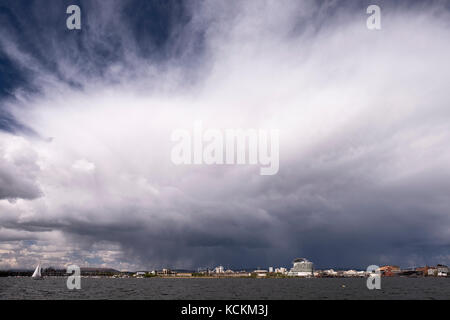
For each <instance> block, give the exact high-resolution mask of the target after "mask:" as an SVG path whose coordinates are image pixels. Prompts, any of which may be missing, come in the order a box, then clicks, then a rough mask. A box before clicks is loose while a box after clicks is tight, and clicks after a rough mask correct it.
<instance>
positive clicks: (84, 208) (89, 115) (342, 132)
mask: <svg viewBox="0 0 450 320" xmlns="http://www.w3.org/2000/svg"><path fill="white" fill-rule="evenodd" d="M146 3H147V2H146ZM149 3H151V2H149ZM168 3H169V4H168V5H167V6H168V7H164V6H162V7H160V6H156V5H154V4H153V5H149V7H146V6H147V5H144V4H142V2H138V1H128V2H122V1H121V2H118V1H117V2H111V3H108V5H106V4H103V2H100V1H98V2H96V1H89V3H85V2H82V10H83V17H84V18H83V19H84V20H83V21H84V22H83V23H84V24H83V29H82V31H80V32H77V31H76V32H72V33H71V32H69V31H67V30H63V29H58V28H56V27H55V26H56V25H58V21H60V20H61V21H62V23H64V19H63V18H64V15H63V17H62V18H61V17H59V11H57V10H56V8H57V7H55V9H54V10H55V11H54V12H53V11H52V12H50V13H49V14H50V16H51V17H54V18H52V19H50V20H51V23H44V22H43V20H45V19H44V18H43V17H42V14H43V13H42V8H39V7H38V6H36V7H34V6H32V8H34V9H35V13H34V14H33V13H30V16H29V18H30V19H31V18H32V19H35V20H34V21H37V22H41V23H43V28H44V29H45V30H48V32H49V33H48V34H46V35H45V36H44V35H40V36H39V39H38V40H41V41H37V40H36V41H32V40H31V39H28V38H27V39H28V41H24V38H23V37H22V36H21V35H23V34H24V32H25V31H24V30H28V26H26V25H25V26H22V27H13V24H12V23H11V22H10V20H11V19H12V18H11V17H15V16H17V15H18V14H19V13H17V12H15V11H14V10H13V9H11V10H10V12H9V13H8V14H7V15H6V17H7V18H3V19H4V20H2V22H3V23H4V24H5V26H6V28H2V30H6V31H3V32H4V34H2V38H1V39H2V41H1V42H0V44H1V48H2V52H3V53H4V54H5V55H7V56H8V57H9V59H10V60H11V61H13V62H14V63H15V64H16V65H18V66H20V68H21V70H23V73H24V74H25V75H26V76H25V78H27V79H29V81H28V82H27V86H19V87H17V88H16V90H15V91H14V96H13V97H8V99H7V100H3V108H4V109H5V110H6V111H7V112H8V114H10V115H12V116H13V118H14V121H15V122H17V123H18V124H20V126H21V127H22V128H27V130H16V131H14V132H11V131H10V132H8V133H4V134H2V135H1V136H0V181H1V185H0V199H3V200H0V213H1V214H0V226H2V228H1V229H0V257H1V259H2V260H3V262H2V264H3V265H8V264H9V265H11V266H16V265H26V266H30V265H32V264H33V263H34V262H35V261H37V259H41V260H44V262H46V263H48V264H67V263H79V264H81V265H108V266H113V267H117V268H119V269H126V268H152V267H163V266H166V267H178V268H181V267H183V268H187V267H197V266H210V267H212V266H214V265H215V264H224V265H227V266H232V267H243V266H252V267H256V266H264V265H266V266H267V265H288V264H289V263H290V261H291V260H292V258H294V257H296V256H306V257H308V258H310V259H311V260H313V261H314V262H315V263H316V265H317V266H319V267H320V266H357V267H364V266H367V265H370V264H383V263H395V264H400V265H412V264H425V263H428V264H431V263H438V262H440V263H449V262H450V261H449V260H448V250H449V247H450V217H449V215H448V207H449V202H450V200H449V198H448V194H450V183H449V181H450V180H449V179H448V178H449V174H450V170H449V169H450V167H449V166H450V165H449V164H450V161H449V160H450V151H449V150H448V148H447V146H448V145H449V143H450V132H449V129H448V123H449V120H450V110H449V109H448V102H449V94H448V89H447V83H449V82H450V64H449V63H448V52H449V51H450V44H449V43H448V41H444V40H443V39H448V38H449V36H450V26H449V25H448V21H449V19H448V18H449V12H448V11H447V10H446V9H445V8H444V7H443V6H442V5H440V4H439V3H436V4H434V5H433V6H428V7H427V8H423V7H421V6H418V5H417V6H403V5H401V4H399V5H398V6H388V5H386V6H385V7H383V24H382V30H380V31H370V30H368V29H367V28H366V18H367V14H366V13H365V8H364V6H361V7H359V6H358V7H354V6H352V5H347V4H341V3H338V2H334V1H321V2H318V1H307V0H305V1H282V3H280V2H279V1H269V0H267V1H245V2H244V1H207V2H196V1H192V2H184V3H183V5H174V4H172V2H168ZM136 5H138V6H137V7H136ZM139 6H141V9H142V12H146V13H147V14H148V15H149V17H150V18H153V19H160V23H159V24H158V23H156V22H155V21H154V20H152V21H151V22H149V21H148V20H145V19H143V18H142V17H139V19H138V18H132V17H131V16H132V15H131V14H130V10H138V9H139V8H140V7H139ZM60 7H64V6H63V5H60ZM441 9H442V10H441ZM138 11H139V10H138ZM62 12H63V13H64V12H65V11H64V10H62ZM57 17H59V18H57ZM94 17H95V18H96V19H94ZM60 18H61V19H60ZM177 18H179V19H177ZM24 19H25V18H24ZM46 19H47V20H48V18H46ZM150 20H151V19H150ZM21 21H22V20H21ZM61 21H60V22H61ZM30 23H31V22H30ZM141 24H143V25H141ZM63 26H64V24H63ZM8 28H11V30H9V32H7V31H8ZM52 28H53V29H52ZM62 28H63V27H62ZM163 29H164V30H163ZM27 32H34V31H27ZM25 33H26V32H25ZM48 48H51V50H48ZM43 52H45V53H46V54H45V55H44V54H43ZM50 61H51V63H50ZM197 120H201V121H202V123H203V125H204V127H207V128H217V129H227V128H242V129H246V128H260V129H269V128H275V129H279V130H280V170H279V172H278V174H277V175H274V176H261V175H259V167H255V166H248V165H244V166H242V165H241V166H234V165H225V166H207V165H200V166H195V165H192V166H183V165H182V166H176V165H174V164H173V163H172V161H171V159H170V154H171V148H172V147H173V142H171V140H170V138H171V132H172V131H173V130H176V129H179V128H183V129H188V130H192V128H193V125H194V122H195V121H197ZM8 199H9V201H8ZM11 199H14V200H13V201H11ZM13 247H14V248H13ZM5 261H6V262H5Z"/></svg>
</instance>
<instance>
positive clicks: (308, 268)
mask: <svg viewBox="0 0 450 320" xmlns="http://www.w3.org/2000/svg"><path fill="white" fill-rule="evenodd" d="M292 263H293V267H292V268H291V270H290V271H289V272H288V276H291V277H311V276H313V275H314V273H313V272H314V271H313V263H312V262H311V261H308V260H307V259H305V258H297V259H295V260H294V261H293V262H292Z"/></svg>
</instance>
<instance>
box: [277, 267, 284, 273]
mask: <svg viewBox="0 0 450 320" xmlns="http://www.w3.org/2000/svg"><path fill="white" fill-rule="evenodd" d="M275 273H281V274H286V273H287V269H286V268H283V267H281V268H276V269H275Z"/></svg>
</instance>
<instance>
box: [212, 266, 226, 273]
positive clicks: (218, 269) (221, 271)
mask: <svg viewBox="0 0 450 320" xmlns="http://www.w3.org/2000/svg"><path fill="white" fill-rule="evenodd" d="M214 273H225V268H224V267H223V266H218V267H216V268H215V269H214Z"/></svg>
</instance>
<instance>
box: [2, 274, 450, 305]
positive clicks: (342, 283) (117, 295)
mask: <svg viewBox="0 0 450 320" xmlns="http://www.w3.org/2000/svg"><path fill="white" fill-rule="evenodd" d="M381 285H382V289H381V290H368V289H367V287H366V279H359V278H355V279H353V278H350V279H162V278H150V279H111V278H98V279H94V278H82V279H81V286H82V288H81V290H73V291H71V290H68V289H67V286H66V278H46V279H44V280H41V281H35V280H32V279H31V278H0V299H150V300H153V299H157V300H161V299H171V300H172V299H176V300H183V299H195V300H203V299H219V300H220V299H236V300H239V299H250V300H252V299H283V300H285V299H286V300H297V299H450V278H382V283H381Z"/></svg>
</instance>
